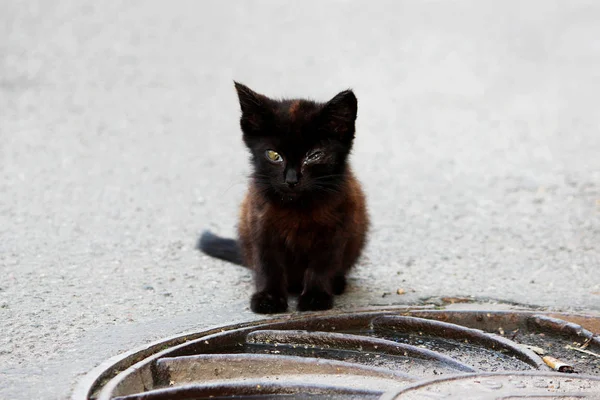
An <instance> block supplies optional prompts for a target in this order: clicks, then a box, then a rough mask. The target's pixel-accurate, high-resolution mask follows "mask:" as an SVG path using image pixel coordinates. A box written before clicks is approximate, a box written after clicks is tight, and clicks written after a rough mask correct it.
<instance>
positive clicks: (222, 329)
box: [71, 306, 598, 400]
mask: <svg viewBox="0 0 600 400" xmlns="http://www.w3.org/2000/svg"><path fill="white" fill-rule="evenodd" d="M445 313H452V314H453V315H458V314H463V315H469V314H473V315H475V314H481V313H486V314H487V315H488V316H490V315H491V314H493V315H496V316H500V317H502V316H507V317H508V316H510V315H512V314H514V315H515V318H522V319H524V318H528V317H531V316H535V315H542V316H544V315H548V316H554V317H556V316H563V317H565V321H567V322H568V321H569V317H571V318H577V317H587V318H589V317H591V318H598V317H597V316H595V315H590V314H586V313H568V312H544V311H539V310H523V309H517V310H506V309H502V310H493V309H490V310H482V309H480V308H476V309H473V310H469V309H462V308H461V309H459V310H453V309H450V307H449V308H447V309H439V308H432V307H411V306H401V307H386V308H381V307H377V308H369V309H363V310H355V311H343V312H339V311H337V312H336V311H333V312H332V311H327V312H317V313H294V314H285V315H279V316H277V317H274V318H265V319H260V320H255V321H247V322H241V323H233V324H229V325H226V326H212V327H208V328H206V329H203V330H201V331H193V332H187V333H183V334H178V335H173V336H170V337H167V338H164V339H159V340H156V341H154V342H152V343H149V344H147V345H143V346H139V347H137V348H134V349H132V350H129V351H126V352H124V353H121V354H119V355H117V356H114V357H111V358H110V359H108V360H106V361H104V362H102V363H101V364H100V365H98V366H97V367H95V368H94V369H92V370H91V371H90V372H88V373H87V374H86V375H85V376H84V377H83V378H81V380H79V382H78V383H77V385H76V387H75V389H74V391H73V392H72V396H71V399H72V400H87V399H89V398H90V396H92V395H93V394H94V393H96V394H98V393H107V389H109V391H110V387H111V386H113V385H111V383H114V384H118V383H119V379H116V380H115V379H114V378H117V376H120V375H121V374H124V373H126V372H127V371H128V370H132V369H135V368H136V366H138V364H139V365H147V364H148V363H151V362H153V361H155V360H157V359H159V358H160V357H163V356H164V355H166V354H167V353H169V352H173V351H174V350H175V349H177V348H178V347H179V346H185V345H187V344H189V342H191V341H197V340H199V339H205V338H208V337H211V336H217V335H219V334H231V333H234V332H235V331H240V332H243V331H252V330H253V329H256V328H260V327H261V326H264V327H265V329H274V328H273V325H276V324H286V323H290V324H291V323H294V322H302V321H305V320H308V321H313V322H315V321H316V322H318V321H321V320H322V321H331V320H332V319H334V320H335V319H337V318H339V319H340V320H341V319H343V318H350V319H351V318H352V317H354V318H355V319H356V320H359V321H360V320H362V319H366V318H371V319H374V318H377V317H378V316H384V315H390V314H391V315H413V314H415V316H417V317H420V318H425V319H427V318H428V317H429V318H431V317H430V316H431V315H444V314H445ZM419 314H425V315H427V316H425V317H423V316H419ZM431 319H433V318H431ZM316 322H315V323H316ZM275 329H277V328H275ZM508 372H511V371H508ZM512 372H513V373H514V372H517V371H512ZM498 373H500V372H494V373H493V374H498ZM465 375H467V374H465V373H462V374H460V376H465ZM448 376H450V375H448ZM580 376H581V375H580ZM434 379H435V378H434ZM419 382H422V383H424V382H426V380H422V381H419ZM99 398H102V397H99Z"/></svg>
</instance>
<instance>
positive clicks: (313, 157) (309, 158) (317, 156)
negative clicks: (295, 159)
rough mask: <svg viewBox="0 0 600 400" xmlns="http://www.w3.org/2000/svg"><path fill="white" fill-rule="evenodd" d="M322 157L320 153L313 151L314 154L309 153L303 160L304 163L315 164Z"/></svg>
mask: <svg viewBox="0 0 600 400" xmlns="http://www.w3.org/2000/svg"><path fill="white" fill-rule="evenodd" d="M322 156H323V152H322V151H315V152H314V153H310V154H309V155H308V156H307V157H306V158H305V159H304V163H311V162H315V161H317V160H318V159H320V158H321V157H322Z"/></svg>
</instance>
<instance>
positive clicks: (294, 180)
mask: <svg viewBox="0 0 600 400" xmlns="http://www.w3.org/2000/svg"><path fill="white" fill-rule="evenodd" d="M285 183H287V184H288V186H289V187H294V186H296V185H297V184H298V173H297V172H296V170H295V169H293V168H290V169H288V170H287V171H285Z"/></svg>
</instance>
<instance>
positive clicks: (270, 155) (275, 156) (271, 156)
mask: <svg viewBox="0 0 600 400" xmlns="http://www.w3.org/2000/svg"><path fill="white" fill-rule="evenodd" d="M265 156H266V157H267V159H268V160H269V161H271V162H274V163H280V162H283V157H281V156H280V155H279V153H278V152H276V151H273V150H267V151H265Z"/></svg>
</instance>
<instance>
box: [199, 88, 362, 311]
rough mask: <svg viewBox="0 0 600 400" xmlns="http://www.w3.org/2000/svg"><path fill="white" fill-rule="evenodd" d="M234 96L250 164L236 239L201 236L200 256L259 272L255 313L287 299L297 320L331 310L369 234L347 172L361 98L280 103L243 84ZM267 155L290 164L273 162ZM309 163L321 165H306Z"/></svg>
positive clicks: (281, 306) (347, 95)
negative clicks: (293, 296) (291, 298)
mask: <svg viewBox="0 0 600 400" xmlns="http://www.w3.org/2000/svg"><path fill="white" fill-rule="evenodd" d="M235 87H236V90H237V92H238V97H239V100H240V105H241V109H242V117H241V120H240V125H241V128H242V132H243V139H244V143H245V144H246V146H247V147H248V149H249V150H250V153H251V162H252V164H253V173H252V175H251V178H250V185H249V188H248V193H247V195H246V197H245V199H244V201H243V203H242V206H241V213H240V221H239V226H238V233H239V239H238V241H237V242H236V241H234V240H232V239H223V238H219V237H217V236H215V235H213V234H211V233H208V232H205V233H204V234H203V235H202V237H201V239H200V241H199V248H200V249H201V250H202V251H203V252H205V253H206V254H208V255H211V256H213V257H217V258H220V259H223V260H227V261H231V262H233V263H236V264H243V265H245V266H248V267H250V268H252V269H253V270H254V271H255V278H256V279H255V281H256V292H255V293H254V294H253V295H252V298H251V302H250V306H251V308H252V310H253V311H254V312H256V313H261V314H270V313H278V312H284V311H286V310H287V295H288V292H290V293H299V294H300V297H299V299H298V309H299V310H301V311H303V310H326V309H329V308H331V307H332V306H333V295H334V294H341V293H342V292H343V291H344V289H345V287H346V273H347V272H348V270H349V269H350V268H351V267H352V266H353V265H354V263H355V262H356V261H357V259H358V257H359V256H360V254H361V251H362V249H363V247H364V244H365V240H366V234H367V230H368V217H367V213H366V205H365V198H364V195H363V192H362V190H361V187H360V184H359V183H358V181H357V180H356V178H355V177H354V175H353V174H352V171H351V170H350V168H349V167H348V165H347V158H348V155H349V154H350V150H351V149H352V142H353V139H354V132H355V120H356V113H357V101H356V97H355V96H354V93H352V91H350V90H347V91H344V92H341V93H339V94H338V95H337V96H335V97H334V98H333V99H331V100H330V101H329V102H327V103H317V102H313V101H309V100H302V99H298V100H279V101H277V100H273V99H270V98H268V97H266V96H264V95H261V94H258V93H256V92H254V91H252V90H250V89H249V88H248V87H246V86H244V85H242V84H239V83H236V84H235ZM267 150H274V151H276V152H277V153H279V154H280V155H281V156H282V157H283V160H284V161H283V162H279V163H274V162H271V161H269V160H268V159H267V157H266V156H265V152H266V151H267ZM315 150H318V151H319V152H320V155H317V156H314V151H315ZM311 154H313V157H315V158H313V159H312V162H310V161H309V162H308V163H307V162H305V160H306V159H307V158H308V159H311V157H310V156H311ZM315 160H316V161H315Z"/></svg>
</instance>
